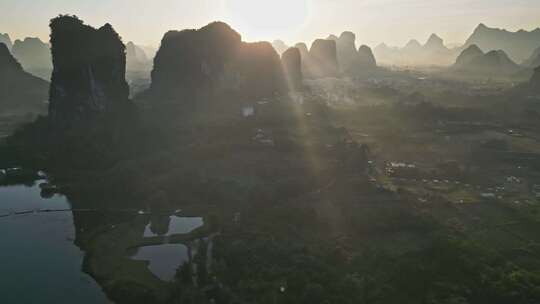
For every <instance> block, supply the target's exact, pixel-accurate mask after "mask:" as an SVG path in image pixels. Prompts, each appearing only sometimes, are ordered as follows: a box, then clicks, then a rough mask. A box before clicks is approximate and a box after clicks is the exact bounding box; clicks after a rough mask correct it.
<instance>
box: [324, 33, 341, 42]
mask: <svg viewBox="0 0 540 304" xmlns="http://www.w3.org/2000/svg"><path fill="white" fill-rule="evenodd" d="M338 39H339V38H338V37H337V36H336V35H334V34H330V35H328V37H326V40H333V41H337V40H338Z"/></svg>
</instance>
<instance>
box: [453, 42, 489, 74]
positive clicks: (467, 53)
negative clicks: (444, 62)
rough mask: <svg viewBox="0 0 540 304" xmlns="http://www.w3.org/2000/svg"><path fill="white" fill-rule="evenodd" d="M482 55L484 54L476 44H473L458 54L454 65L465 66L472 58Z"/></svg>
mask: <svg viewBox="0 0 540 304" xmlns="http://www.w3.org/2000/svg"><path fill="white" fill-rule="evenodd" d="M482 56H484V52H482V50H481V49H480V48H479V47H478V46H477V45H476V44H473V45H471V46H469V47H468V48H466V49H465V50H463V52H461V54H459V56H458V58H457V59H456V63H455V64H454V67H457V68H466V67H467V65H468V64H470V63H471V62H472V61H473V60H475V59H476V58H479V57H482Z"/></svg>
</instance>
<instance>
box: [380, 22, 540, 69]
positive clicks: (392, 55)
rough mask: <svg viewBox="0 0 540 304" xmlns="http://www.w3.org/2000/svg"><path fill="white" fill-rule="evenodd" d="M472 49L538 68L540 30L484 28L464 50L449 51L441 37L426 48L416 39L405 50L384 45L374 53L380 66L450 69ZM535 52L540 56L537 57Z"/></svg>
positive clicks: (431, 41) (478, 30)
mask: <svg viewBox="0 0 540 304" xmlns="http://www.w3.org/2000/svg"><path fill="white" fill-rule="evenodd" d="M471 45H476V46H478V47H479V48H480V49H482V50H484V51H486V52H489V51H492V50H495V51H497V50H502V51H504V52H505V53H506V55H507V56H508V58H509V59H510V60H511V61H513V62H515V63H519V64H523V65H524V66H529V67H530V66H532V65H534V64H535V63H534V60H536V59H537V57H538V52H540V51H538V48H540V28H537V29H535V30H533V31H525V30H519V31H517V32H510V31H507V30H504V29H497V28H489V27H487V26H486V25H484V24H480V25H478V26H477V27H476V29H475V30H474V31H473V33H472V34H471V36H470V37H469V38H468V39H467V40H466V42H465V43H464V44H463V46H461V47H454V48H449V47H447V46H445V45H444V42H443V40H442V39H441V38H440V37H438V36H437V35H436V34H432V35H431V36H430V37H429V39H428V40H427V42H426V43H425V44H424V45H422V44H421V43H420V42H418V41H417V40H414V39H413V40H410V41H409V42H408V43H407V44H406V45H405V46H404V47H402V48H400V47H390V46H388V45H386V44H384V43H381V44H380V45H378V46H377V47H375V49H374V53H375V57H376V58H377V60H378V61H379V62H381V63H384V64H388V65H400V66H415V65H440V66H450V65H452V64H453V63H454V62H455V60H456V59H457V57H458V56H459V54H460V53H461V52H462V51H463V50H465V49H467V48H468V47H470V46H471ZM535 50H536V55H533V52H535Z"/></svg>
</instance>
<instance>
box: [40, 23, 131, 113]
mask: <svg viewBox="0 0 540 304" xmlns="http://www.w3.org/2000/svg"><path fill="white" fill-rule="evenodd" d="M50 27H51V44H52V45H51V51H52V56H53V62H54V70H53V74H52V78H51V91H50V104H49V115H50V116H51V118H52V119H53V120H54V121H56V122H61V123H70V122H73V121H75V120H84V119H88V118H91V117H93V116H94V115H96V114H101V113H111V112H116V113H118V112H122V111H124V110H126V109H127V108H128V106H129V100H128V94H129V88H128V85H127V83H126V80H125V71H126V58H125V46H124V44H123V43H122V40H121V39H120V36H119V35H118V33H117V32H116V31H115V30H114V29H113V27H112V26H111V25H110V24H106V25H104V26H102V27H100V28H99V29H95V28H94V27H91V26H89V25H86V24H84V22H83V21H82V20H80V19H79V18H77V17H76V16H67V15H63V16H59V17H57V18H54V19H52V20H51V23H50Z"/></svg>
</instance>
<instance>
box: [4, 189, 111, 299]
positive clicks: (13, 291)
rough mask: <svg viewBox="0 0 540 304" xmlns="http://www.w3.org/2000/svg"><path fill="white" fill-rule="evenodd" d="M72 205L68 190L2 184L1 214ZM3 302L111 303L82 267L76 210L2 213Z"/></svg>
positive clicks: (61, 207)
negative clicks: (45, 193) (43, 192)
mask: <svg viewBox="0 0 540 304" xmlns="http://www.w3.org/2000/svg"><path fill="white" fill-rule="evenodd" d="M64 208H70V205H69V202H68V201H67V200H66V199H65V198H64V197H62V196H54V197H53V198H51V199H43V198H41V197H40V189H39V187H38V186H37V185H36V186H32V187H27V186H9V187H0V214H6V213H9V211H22V210H33V209H64ZM0 235H1V238H0V239H1V240H2V247H1V250H0V291H1V294H0V303H21V304H26V303H32V304H33V303H55V304H57V303H58V304H63V303H66V304H67V303H69V304H72V303H79V304H86V303H89V304H90V303H92V304H93V303H110V302H109V301H108V300H107V298H106V296H105V294H104V293H103V291H102V290H101V288H100V287H99V286H98V284H97V283H96V282H95V281H94V280H93V279H92V278H91V277H90V276H88V275H86V274H85V273H83V272H82V271H81V265H82V260H83V252H81V250H79V248H78V247H77V246H75V245H74V244H73V239H74V237H75V232H74V226H73V216H72V214H71V212H58V213H39V214H28V215H20V216H10V217H7V218H0Z"/></svg>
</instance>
